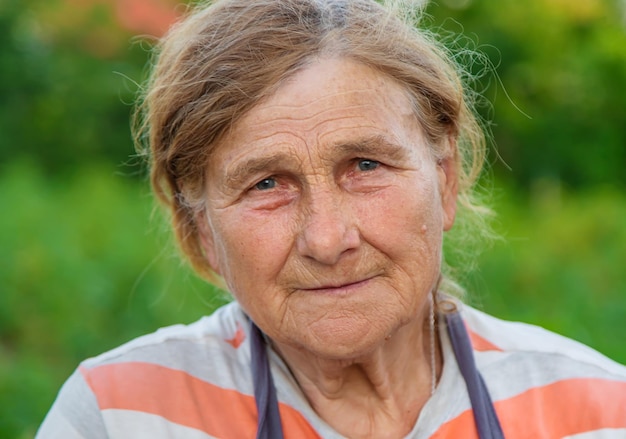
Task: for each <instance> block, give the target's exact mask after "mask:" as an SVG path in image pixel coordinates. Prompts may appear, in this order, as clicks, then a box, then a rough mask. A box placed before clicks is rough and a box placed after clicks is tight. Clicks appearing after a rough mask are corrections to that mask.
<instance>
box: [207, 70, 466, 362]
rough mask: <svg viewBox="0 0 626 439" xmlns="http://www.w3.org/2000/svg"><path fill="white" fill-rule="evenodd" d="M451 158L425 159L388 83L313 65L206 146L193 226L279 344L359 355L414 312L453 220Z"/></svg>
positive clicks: (411, 117)
mask: <svg viewBox="0 0 626 439" xmlns="http://www.w3.org/2000/svg"><path fill="white" fill-rule="evenodd" d="M448 149H449V150H450V151H452V150H453V146H452V145H448ZM454 157H455V155H454V154H453V153H450V158H449V159H445V160H442V161H440V162H437V161H435V160H434V159H433V158H432V156H431V154H430V151H429V147H428V145H427V144H426V140H425V138H424V135H423V133H422V131H421V129H420V126H419V124H418V122H417V120H416V118H415V114H414V112H413V109H412V108H411V105H410V101H409V99H408V98H407V96H406V94H405V93H404V92H403V89H402V88H401V87H400V86H399V85H397V84H396V83H395V82H393V81H391V80H389V79H387V78H386V77H384V76H383V75H381V74H380V73H377V72H376V71H374V70H372V69H370V68H368V67H366V66H364V65H362V64H358V63H355V62H352V61H348V60H342V59H330V60H321V61H317V62H315V63H313V64H312V65H310V66H308V67H307V68H306V69H304V70H302V71H301V72H299V73H298V74H296V75H295V76H293V77H292V78H291V79H290V80H289V81H288V82H286V83H285V84H283V85H282V86H281V88H279V89H278V91H277V92H276V93H275V94H274V95H272V96H271V98H269V99H267V100H265V101H263V102H262V103H261V104H259V105H258V106H256V107H255V108H253V109H252V110H251V111H250V112H249V113H247V114H246V115H245V116H244V117H243V119H242V120H240V121H239V122H238V123H237V124H236V125H235V127H234V128H233V130H232V132H231V133H230V134H229V135H228V136H227V137H226V138H225V139H224V140H223V141H222V142H220V144H219V145H218V146H217V148H216V150H215V153H214V155H213V156H212V159H211V161H210V164H209V166H208V169H207V173H206V175H207V185H206V212H205V214H206V216H205V217H204V218H202V221H201V227H200V228H201V235H202V239H203V244H204V247H205V251H206V255H207V258H208V261H209V263H210V264H211V266H212V267H213V268H214V270H215V271H216V272H218V273H219V274H221V275H222V276H223V277H224V279H225V281H226V283H227V285H228V287H229V289H230V290H231V292H232V293H233V295H234V296H235V298H236V299H237V301H238V302H239V303H240V304H241V306H242V308H243V309H244V310H245V311H246V312H247V314H248V315H249V316H250V317H251V318H252V319H253V320H254V322H255V323H256V324H257V325H258V326H259V327H260V328H261V329H262V330H263V331H264V332H265V333H266V334H267V335H269V336H270V337H271V338H272V339H273V340H274V342H276V343H278V344H279V345H280V344H287V345H289V346H290V347H292V348H296V349H303V350H305V351H308V352H310V353H313V354H314V355H316V356H318V357H321V358H328V359H347V358H353V357H355V356H361V355H365V354H367V353H368V352H370V351H371V350H372V349H374V348H375V347H376V346H378V345H379V344H381V343H383V342H384V340H385V337H387V336H389V335H392V334H393V333H394V332H395V331H396V330H397V329H398V328H399V327H401V326H403V325H405V324H407V323H409V322H412V321H413V322H415V321H416V319H418V318H422V316H423V314H422V310H423V307H424V305H425V303H426V300H427V295H428V293H429V292H430V291H431V290H432V288H433V287H434V284H435V282H436V280H437V278H438V275H439V269H440V259H441V246H442V234H443V231H444V230H447V229H449V228H450V227H451V226H452V223H453V221H454V215H455V206H456V174H455V171H454V169H455V163H454Z"/></svg>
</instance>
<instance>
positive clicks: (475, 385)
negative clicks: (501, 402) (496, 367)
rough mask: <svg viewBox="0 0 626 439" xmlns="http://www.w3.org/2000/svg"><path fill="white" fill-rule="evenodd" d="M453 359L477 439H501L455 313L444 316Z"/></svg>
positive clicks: (464, 334)
mask: <svg viewBox="0 0 626 439" xmlns="http://www.w3.org/2000/svg"><path fill="white" fill-rule="evenodd" d="M444 315H445V318H446V324H447V327H448V334H449V335H450V342H451V343H452V350H453V351H454V356H455V357H456V361H457V363H458V365H459V369H460V370H461V375H463V379H464V380H465V385H466V386H467V392H468V393H469V397H470V401H471V403H472V412H473V414H474V422H475V423H476V430H477V431H478V436H479V437H480V439H504V433H502V427H501V426H500V421H499V420H498V415H497V414H496V410H495V409H494V407H493V403H492V402H491V397H490V396H489V391H488V390H487V386H486V385H485V381H484V380H483V377H482V376H481V374H480V372H478V369H476V364H475V362H474V354H473V351H472V344H471V342H470V339H469V336H468V335H467V331H466V330H465V324H464V323H463V320H462V319H461V315H460V314H459V313H458V312H454V313H447V314H444Z"/></svg>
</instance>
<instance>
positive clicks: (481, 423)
mask: <svg viewBox="0 0 626 439" xmlns="http://www.w3.org/2000/svg"><path fill="white" fill-rule="evenodd" d="M445 319H446V324H447V328H448V334H449V335H450V342H451V344H452V349H453V351H454V355H455V357H456V360H457V363H458V365H459V369H460V370H461V375H463V379H464V380H465V385H466V386H467V391H468V393H469V397H470V402H471V404H472V413H473V415H474V421H475V423H476V430H477V431H478V436H479V437H480V439H504V434H503V433H502V428H501V427H500V422H499V421H498V415H497V414H496V411H495V409H494V407H493V403H492V402H491V397H490V396H489V391H488V390H487V386H486V385H485V381H484V380H483V377H482V376H481V374H480V372H478V369H476V364H475V362H474V354H473V352H472V345H471V342H470V339H469V336H468V335H467V331H466V329H465V324H464V323H463V320H462V319H461V316H460V314H459V313H458V312H455V313H448V314H445ZM250 327H251V328H250V329H251V330H250V355H251V361H252V379H253V382H254V399H255V401H256V406H257V412H258V430H257V435H256V438H257V439H282V438H283V429H282V425H281V422H280V413H279V411H278V400H277V398H276V389H275V388H274V380H273V379H272V373H271V371H270V367H269V362H268V360H267V350H266V348H265V340H264V339H263V334H262V333H261V330H260V329H259V328H258V327H257V326H256V325H255V324H254V323H253V322H252V321H251V322H250Z"/></svg>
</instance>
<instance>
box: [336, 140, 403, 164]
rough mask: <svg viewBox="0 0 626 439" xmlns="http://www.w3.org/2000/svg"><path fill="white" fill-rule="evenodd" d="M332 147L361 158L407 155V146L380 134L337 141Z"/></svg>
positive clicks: (394, 158)
mask: <svg viewBox="0 0 626 439" xmlns="http://www.w3.org/2000/svg"><path fill="white" fill-rule="evenodd" d="M334 148H335V149H336V150H337V151H338V152H340V153H342V154H345V155H355V156H359V157H362V158H368V157H371V158H376V157H384V158H386V159H390V160H399V159H401V158H403V157H406V155H407V146H402V145H400V144H398V143H396V142H394V141H392V140H390V139H388V138H387V137H385V136H382V135H376V136H370V137H364V138H362V139H358V140H356V141H350V142H338V143H337V144H335V145H334Z"/></svg>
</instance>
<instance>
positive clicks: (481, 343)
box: [465, 325, 502, 351]
mask: <svg viewBox="0 0 626 439" xmlns="http://www.w3.org/2000/svg"><path fill="white" fill-rule="evenodd" d="M465 327H466V329H467V333H468V335H469V338H470V341H471V342H472V347H473V348H474V350H475V351H502V349H500V348H499V347H498V346H496V345H495V344H493V343H491V342H490V341H489V340H487V339H486V338H483V337H481V336H480V335H478V334H477V333H475V332H474V331H472V330H471V329H470V328H468V327H467V325H465Z"/></svg>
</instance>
